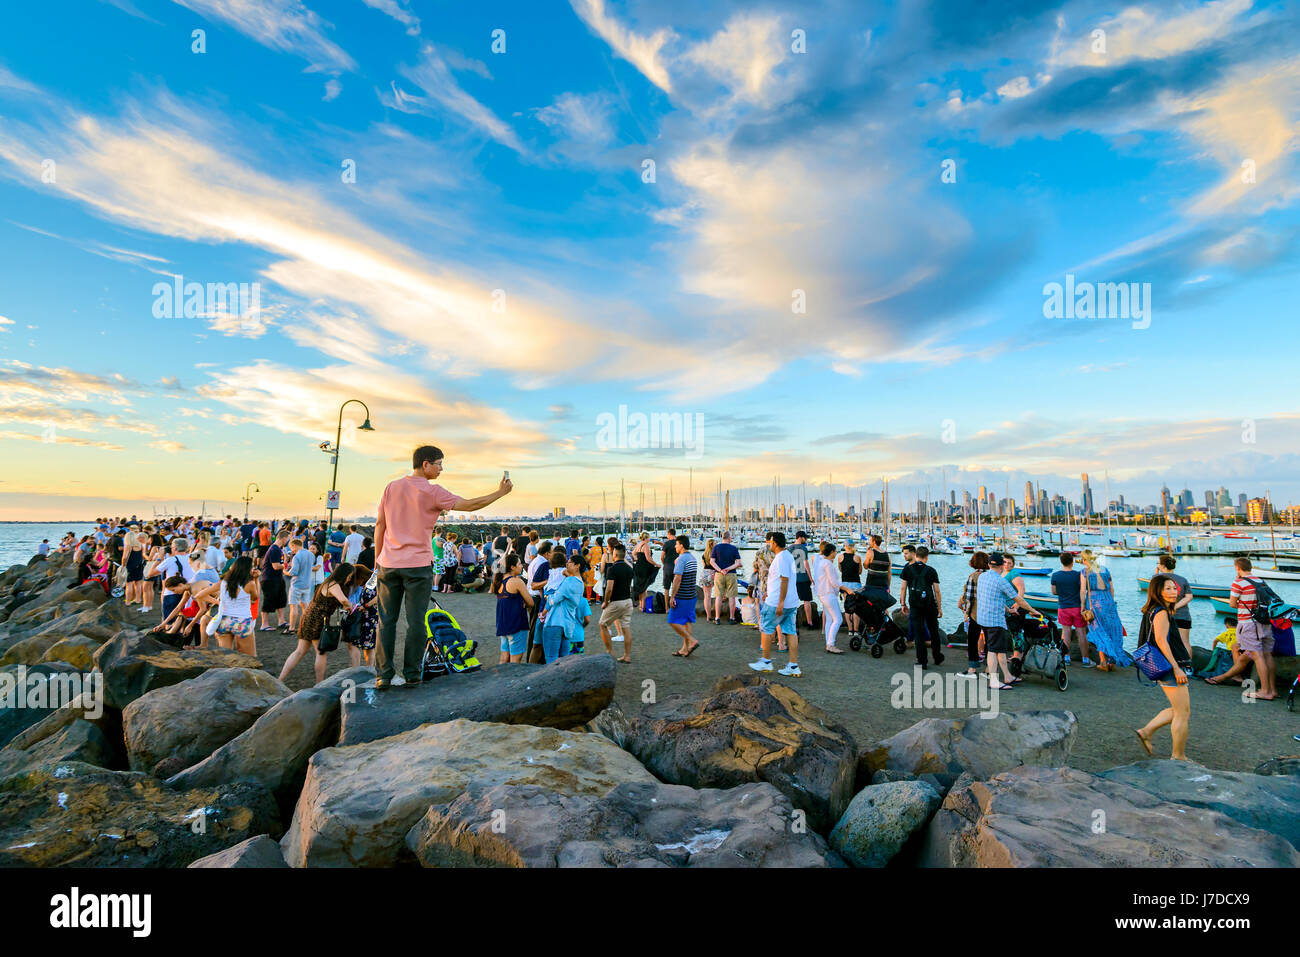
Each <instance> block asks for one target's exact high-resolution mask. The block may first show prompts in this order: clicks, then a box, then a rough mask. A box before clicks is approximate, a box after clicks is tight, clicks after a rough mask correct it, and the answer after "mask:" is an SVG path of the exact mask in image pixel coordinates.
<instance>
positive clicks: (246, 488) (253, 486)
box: [244, 482, 262, 522]
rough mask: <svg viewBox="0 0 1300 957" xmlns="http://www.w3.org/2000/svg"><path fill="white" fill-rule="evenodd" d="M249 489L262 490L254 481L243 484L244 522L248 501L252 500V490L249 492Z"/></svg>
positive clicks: (246, 515)
mask: <svg viewBox="0 0 1300 957" xmlns="http://www.w3.org/2000/svg"><path fill="white" fill-rule="evenodd" d="M249 489H252V490H253V491H254V492H260V491H262V490H261V489H260V488H258V487H257V483H256V482H249V483H248V484H247V485H245V486H244V521H245V522H247V521H248V503H249V502H251V501H252V500H253V492H250V491H249Z"/></svg>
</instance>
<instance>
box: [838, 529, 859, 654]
mask: <svg viewBox="0 0 1300 957" xmlns="http://www.w3.org/2000/svg"><path fill="white" fill-rule="evenodd" d="M852 549H853V546H852V545H847V546H845V549H844V554H843V555H842V556H840V581H842V582H843V583H844V584H845V585H860V584H861V583H862V559H861V558H859V557H858V556H857V554H856V553H855V552H854V551H853V550H852ZM853 590H854V591H856V590H857V589H853ZM851 606H852V603H851V602H845V607H844V627H846V628H847V629H848V630H849V636H850V637H852V636H853V635H858V634H861V633H862V622H861V621H860V620H859V619H858V616H857V615H855V614H853V613H851V612H850V611H849V608H850V607H851Z"/></svg>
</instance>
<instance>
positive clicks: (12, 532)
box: [0, 522, 95, 571]
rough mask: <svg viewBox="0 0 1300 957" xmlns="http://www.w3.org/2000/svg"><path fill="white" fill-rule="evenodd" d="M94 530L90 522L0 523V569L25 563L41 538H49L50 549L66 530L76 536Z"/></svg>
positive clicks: (57, 545)
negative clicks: (61, 523)
mask: <svg viewBox="0 0 1300 957" xmlns="http://www.w3.org/2000/svg"><path fill="white" fill-rule="evenodd" d="M94 530H95V526H94V525H92V524H91V523H90V522H82V523H77V522H74V523H72V524H71V525H69V524H63V525H55V524H53V523H50V522H12V523H9V524H3V525H0V571H3V570H4V569H6V568H8V567H9V566H10V565H17V564H20V563H21V564H26V563H27V560H28V559H29V558H31V557H32V556H33V555H35V554H36V546H38V545H39V544H40V543H41V539H43V538H48V539H49V540H50V546H51V549H54V548H58V547H59V540H60V539H61V538H63V536H64V535H66V534H68V532H72V533H73V534H75V535H76V536H77V537H78V538H80V537H81V536H82V535H89V534H90V533H91V532H93V531H94Z"/></svg>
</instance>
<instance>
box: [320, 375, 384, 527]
mask: <svg viewBox="0 0 1300 957" xmlns="http://www.w3.org/2000/svg"><path fill="white" fill-rule="evenodd" d="M352 402H355V403H356V404H357V405H359V406H361V408H363V409H365V410H366V420H365V421H364V422H362V423H361V425H359V426H358V427H357V428H358V429H359V430H360V431H362V432H373V431H375V430H374V427H373V426H372V425H371V424H370V407H369V406H368V405H366V404H365V403H364V402H362V401H361V400H360V399H348V400H347V402H344V403H343V404H342V405H341V406H339V427H338V431H337V432H336V433H335V434H334V448H333V449H330V448H329V447H328V446H322V447H323V448H325V449H326V451H330V452H333V453H334V474H333V475H332V476H331V477H330V491H331V492H333V491H337V483H338V479H339V446H340V445H342V444H343V410H344V409H346V408H347V407H348V405H349V404H350V403H352ZM328 525H329V526H330V527H331V528H333V526H334V509H333V508H331V509H329V522H328Z"/></svg>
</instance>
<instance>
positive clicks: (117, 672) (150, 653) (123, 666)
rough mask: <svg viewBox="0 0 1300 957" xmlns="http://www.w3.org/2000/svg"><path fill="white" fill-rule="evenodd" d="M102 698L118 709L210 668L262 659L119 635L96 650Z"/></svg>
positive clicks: (249, 664)
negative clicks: (151, 692) (102, 691)
mask: <svg viewBox="0 0 1300 957" xmlns="http://www.w3.org/2000/svg"><path fill="white" fill-rule="evenodd" d="M95 667H96V668H98V669H99V670H100V671H101V672H103V674H104V692H105V700H107V702H108V703H109V704H110V705H112V706H113V707H114V708H118V709H119V710H121V709H124V708H126V706H127V705H129V704H130V703H131V702H132V701H134V700H135V699H136V698H138V697H140V696H141V695H143V694H148V693H149V692H150V691H154V690H156V689H158V688H165V687H167V686H168V685H174V684H180V683H181V682H182V681H186V680H188V679H190V678H194V677H197V676H198V675H201V674H203V672H205V671H207V670H209V669H210V668H258V669H260V668H261V667H262V662H260V661H259V660H258V659H256V658H253V657H251V656H249V655H243V654H240V653H239V652H237V651H229V650H226V649H224V648H207V649H194V650H191V651H181V650H180V649H178V648H173V647H172V646H171V645H165V644H163V643H162V642H161V641H157V640H155V639H153V638H151V637H149V636H148V635H133V634H128V635H119V636H118V637H117V638H114V639H113V640H112V641H109V642H106V643H105V644H103V645H101V646H100V649H99V650H98V651H97V652H95Z"/></svg>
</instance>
